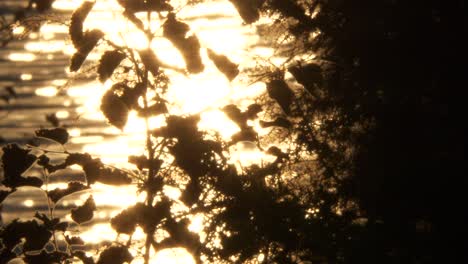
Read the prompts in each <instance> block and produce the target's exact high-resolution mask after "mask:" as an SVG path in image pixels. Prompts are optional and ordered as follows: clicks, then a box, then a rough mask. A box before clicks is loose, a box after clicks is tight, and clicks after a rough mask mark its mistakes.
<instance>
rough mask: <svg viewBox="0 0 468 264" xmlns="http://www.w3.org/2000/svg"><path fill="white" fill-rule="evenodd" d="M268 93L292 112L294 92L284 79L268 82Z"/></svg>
mask: <svg viewBox="0 0 468 264" xmlns="http://www.w3.org/2000/svg"><path fill="white" fill-rule="evenodd" d="M267 92H268V95H269V96H270V97H271V98H272V99H274V100H275V101H276V102H277V103H278V104H279V105H280V106H281V109H283V111H284V112H285V113H286V114H287V115H289V114H290V113H291V103H292V101H293V98H294V93H293V92H292V91H291V89H290V88H289V86H288V84H287V83H286V82H285V81H284V80H283V79H273V80H271V81H269V82H268V83H267Z"/></svg>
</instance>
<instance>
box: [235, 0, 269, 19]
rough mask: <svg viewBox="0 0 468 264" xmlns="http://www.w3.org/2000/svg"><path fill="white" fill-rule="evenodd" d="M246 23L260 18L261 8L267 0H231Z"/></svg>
mask: <svg viewBox="0 0 468 264" xmlns="http://www.w3.org/2000/svg"><path fill="white" fill-rule="evenodd" d="M229 1H230V2H231V3H232V4H233V5H234V6H235V7H236V9H237V12H239V15H240V16H241V17H242V20H244V22H245V23H247V24H251V23H253V22H255V21H257V20H258V19H259V18H260V13H259V8H260V7H261V6H262V5H263V3H264V2H265V0H229Z"/></svg>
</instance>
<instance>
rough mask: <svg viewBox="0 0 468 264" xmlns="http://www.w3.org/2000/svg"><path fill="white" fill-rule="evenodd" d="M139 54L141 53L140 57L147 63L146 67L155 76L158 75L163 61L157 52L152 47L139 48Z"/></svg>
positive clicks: (144, 63)
mask: <svg viewBox="0 0 468 264" xmlns="http://www.w3.org/2000/svg"><path fill="white" fill-rule="evenodd" d="M138 54H139V55H140V59H141V61H142V62H143V65H145V68H146V69H147V70H148V71H149V72H151V73H152V74H153V76H157V75H158V72H159V66H160V65H161V61H160V60H159V59H158V57H157V56H156V54H155V53H154V52H153V50H151V49H145V50H139V51H138Z"/></svg>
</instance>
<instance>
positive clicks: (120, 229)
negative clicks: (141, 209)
mask: <svg viewBox="0 0 468 264" xmlns="http://www.w3.org/2000/svg"><path fill="white" fill-rule="evenodd" d="M134 211H135V210H134V207H131V208H128V209H125V210H123V211H122V212H120V213H119V214H118V215H116V216H115V217H113V218H112V219H111V226H112V228H113V229H114V230H115V231H116V232H117V233H118V234H127V235H131V234H133V232H135V229H136V226H137V224H138V223H137V215H136V214H135V212H134Z"/></svg>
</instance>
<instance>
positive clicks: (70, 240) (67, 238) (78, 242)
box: [65, 235, 85, 245]
mask: <svg viewBox="0 0 468 264" xmlns="http://www.w3.org/2000/svg"><path fill="white" fill-rule="evenodd" d="M65 241H67V243H68V244H69V245H84V244H85V242H84V241H83V239H81V237H78V236H71V237H70V236H68V235H65Z"/></svg>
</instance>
